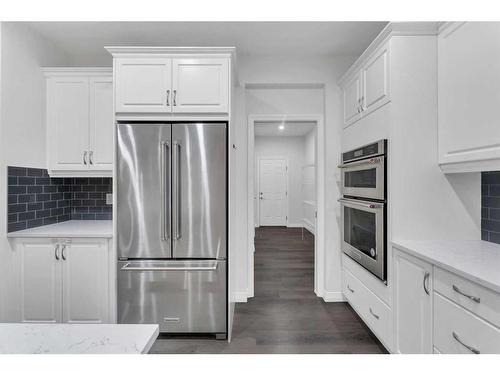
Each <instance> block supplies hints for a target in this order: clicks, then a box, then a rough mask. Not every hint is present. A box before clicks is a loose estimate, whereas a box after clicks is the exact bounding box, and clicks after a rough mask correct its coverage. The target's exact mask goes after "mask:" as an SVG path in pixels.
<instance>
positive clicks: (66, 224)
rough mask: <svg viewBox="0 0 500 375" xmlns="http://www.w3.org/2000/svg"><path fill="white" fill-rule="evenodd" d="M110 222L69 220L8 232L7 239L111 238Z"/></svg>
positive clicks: (111, 223) (111, 228)
mask: <svg viewBox="0 0 500 375" xmlns="http://www.w3.org/2000/svg"><path fill="white" fill-rule="evenodd" d="M112 236H113V221H112V220H69V221H63V222H62V223H57V224H50V225H44V226H42V227H36V228H31V229H25V230H20V231H17V232H10V233H8V234H7V237H9V238H21V237H94V238H95V237H104V238H106V237H112Z"/></svg>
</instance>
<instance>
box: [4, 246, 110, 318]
mask: <svg viewBox="0 0 500 375" xmlns="http://www.w3.org/2000/svg"><path fill="white" fill-rule="evenodd" d="M14 252H15V259H16V263H15V264H16V267H18V270H19V272H18V293H17V295H18V302H19V311H20V319H19V320H20V321H21V322H32V323H34V322H38V323H40V322H43V323H108V322H111V318H110V311H109V306H110V303H109V298H110V286H109V275H108V273H109V264H108V262H109V246H108V240H107V239H90V238H89V239H87V238H82V239H80V238H71V239H52V238H22V239H17V240H15V242H14Z"/></svg>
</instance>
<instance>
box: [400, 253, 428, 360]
mask: <svg viewBox="0 0 500 375" xmlns="http://www.w3.org/2000/svg"><path fill="white" fill-rule="evenodd" d="M394 250H395V251H394V256H393V259H394V314H395V319H394V332H395V352H397V353H406V354H409V353H428V354H431V353H432V348H433V345H432V282H433V278H432V265H430V264H428V263H425V262H423V261H421V260H419V259H416V258H414V257H411V256H409V255H407V254H405V253H402V252H400V251H397V250H396V249H394Z"/></svg>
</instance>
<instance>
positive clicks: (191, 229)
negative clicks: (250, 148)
mask: <svg viewBox="0 0 500 375" xmlns="http://www.w3.org/2000/svg"><path fill="white" fill-rule="evenodd" d="M226 127H227V124H226V123H182V124H179V123H172V124H169V123H130V122H128V123H118V125H117V128H118V130H117V218H116V220H117V252H118V254H117V255H118V270H117V274H118V305H117V306H118V311H117V313H118V323H156V324H159V326H160V332H162V333H210V334H215V335H216V336H217V337H218V338H225V337H226V333H227V328H226V327H227V324H226V319H227V317H226V315H227V272H226V270H227V259H226V255H227V233H226V231H227V162H226V161H227V157H226V154H227V152H226V149H227V143H226Z"/></svg>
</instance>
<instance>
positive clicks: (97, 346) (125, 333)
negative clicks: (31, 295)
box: [0, 323, 159, 354]
mask: <svg viewBox="0 0 500 375" xmlns="http://www.w3.org/2000/svg"><path fill="white" fill-rule="evenodd" d="M158 333H159V328H158V325H157V324H30V323H27V324H17V323H2V324H0V353H3V354H145V353H147V352H148V351H149V349H151V347H152V346H153V344H154V342H155V340H156V338H157V337H158Z"/></svg>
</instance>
